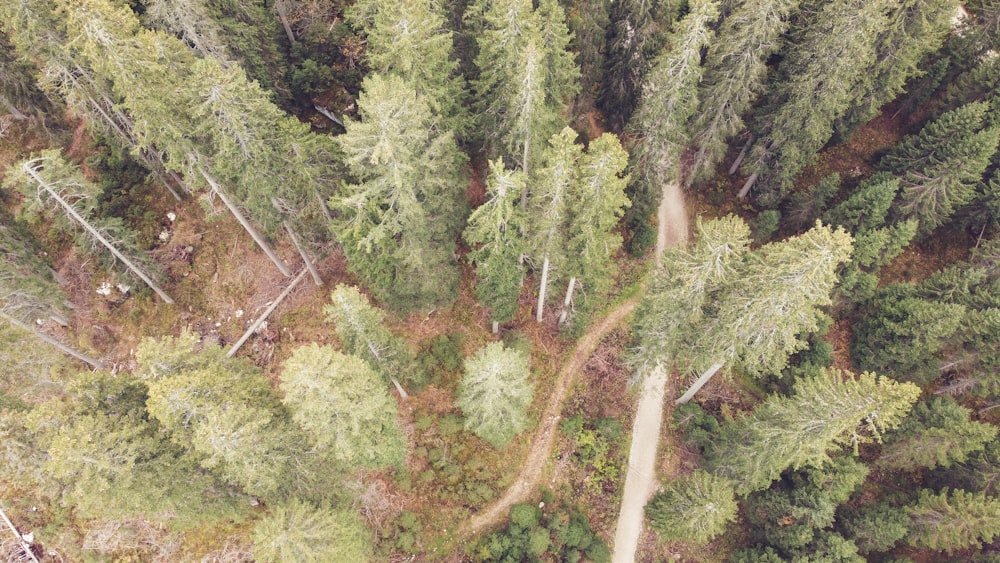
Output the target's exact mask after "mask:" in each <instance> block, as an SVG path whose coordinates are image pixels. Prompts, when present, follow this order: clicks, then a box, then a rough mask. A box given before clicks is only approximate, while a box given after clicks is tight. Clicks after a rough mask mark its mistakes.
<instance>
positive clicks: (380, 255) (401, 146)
mask: <svg viewBox="0 0 1000 563" xmlns="http://www.w3.org/2000/svg"><path fill="white" fill-rule="evenodd" d="M358 107H359V108H360V116H361V121H350V122H347V123H346V124H345V126H346V129H347V133H345V134H344V135H341V136H339V137H337V141H338V143H339V144H340V146H341V148H342V149H343V151H344V154H345V158H346V163H347V166H348V168H349V169H350V171H351V173H352V174H353V175H354V176H355V177H356V178H357V180H358V183H355V184H347V185H346V186H344V190H343V192H342V195H338V196H337V197H335V198H334V199H332V200H331V201H330V204H331V207H332V208H334V209H335V210H337V211H338V212H339V213H340V217H339V218H338V220H337V221H336V222H335V223H334V231H335V232H336V235H337V238H338V240H339V241H340V243H341V244H342V245H343V247H344V253H345V254H346V255H347V260H348V264H349V265H350V267H351V269H352V271H354V272H356V273H357V274H358V275H359V276H361V277H362V278H363V279H364V280H365V281H366V282H367V284H368V286H369V287H371V289H372V291H373V292H374V293H375V295H376V296H378V297H379V299H380V300H382V301H384V302H386V303H387V304H389V305H390V306H391V307H393V308H395V309H397V310H409V309H415V308H425V307H432V306H435V305H439V304H443V303H448V302H450V301H452V300H453V299H454V298H455V293H456V290H457V284H458V267H457V265H456V264H455V260H454V257H453V254H454V245H455V239H456V236H457V234H458V231H459V229H460V228H461V225H462V220H463V217H462V215H463V213H462V209H461V205H460V197H461V195H462V194H463V189H464V188H463V183H462V173H463V164H464V163H465V157H464V156H463V155H462V153H461V152H460V151H459V150H458V147H457V146H456V144H455V139H454V137H453V136H452V134H451V133H449V132H442V131H440V130H439V128H438V120H437V119H436V118H435V117H434V116H433V115H432V113H431V111H430V108H429V107H428V105H427V102H426V101H424V99H423V97H422V96H420V95H419V94H417V92H416V91H415V90H414V89H413V87H412V86H410V85H408V84H406V83H405V82H404V81H403V79H401V78H399V77H397V76H391V75H390V76H385V77H383V76H380V75H371V76H369V77H368V78H366V79H365V82H364V91H363V92H362V94H361V97H360V98H359V99H358Z"/></svg>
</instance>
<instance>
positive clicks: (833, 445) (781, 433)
mask: <svg viewBox="0 0 1000 563" xmlns="http://www.w3.org/2000/svg"><path fill="white" fill-rule="evenodd" d="M919 395H920V388H919V387H917V386H916V385H913V384H911V383H897V382H894V381H892V380H890V379H887V378H884V377H883V378H879V377H877V376H876V375H875V374H873V373H868V372H865V373H863V374H861V375H859V376H854V375H852V374H850V373H846V372H840V371H836V370H827V371H824V372H823V373H822V374H821V375H820V376H817V377H812V378H807V379H802V380H799V381H798V382H796V384H795V393H794V395H792V396H791V397H782V396H778V395H772V396H771V397H769V398H768V399H767V400H765V401H764V402H763V403H762V404H760V405H758V406H757V408H756V409H754V412H753V413H751V414H750V415H747V416H746V417H744V418H741V419H738V420H736V421H733V422H731V423H729V424H727V425H726V426H724V427H723V430H722V433H721V435H720V436H719V437H718V439H717V440H716V441H714V442H713V443H712V444H711V445H710V446H709V449H708V451H707V452H706V461H707V467H708V470H709V471H710V472H711V473H713V474H714V475H716V476H718V477H724V478H727V479H731V480H732V481H733V483H734V486H735V489H736V492H737V493H739V494H741V495H746V494H748V493H750V492H753V491H757V490H762V489H765V488H767V487H768V486H769V485H770V484H771V482H772V481H774V480H775V479H777V478H778V477H779V476H780V475H781V472H782V471H784V470H785V469H788V468H789V467H790V468H792V469H799V468H802V467H806V466H818V465H821V464H823V463H825V462H826V461H827V460H829V453H830V452H831V451H833V450H835V449H839V448H840V447H843V446H851V447H853V448H855V451H856V449H857V447H858V445H860V444H863V443H867V442H872V441H878V440H880V439H881V436H882V434H883V433H884V432H885V431H886V430H890V429H892V428H895V427H897V426H898V425H899V424H900V422H901V421H902V420H903V418H904V417H905V416H906V414H907V412H908V411H909V409H910V407H911V405H913V403H914V402H915V401H916V400H917V397H918V396H919Z"/></svg>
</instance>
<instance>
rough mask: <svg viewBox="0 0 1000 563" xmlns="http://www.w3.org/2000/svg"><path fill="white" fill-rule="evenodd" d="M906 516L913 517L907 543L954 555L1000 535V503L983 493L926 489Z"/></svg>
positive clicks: (908, 509)
mask: <svg viewBox="0 0 1000 563" xmlns="http://www.w3.org/2000/svg"><path fill="white" fill-rule="evenodd" d="M906 512H907V513H908V514H909V516H910V533H909V535H908V536H907V537H906V542H907V543H908V544H910V545H912V546H914V547H918V548H928V549H933V550H937V551H946V552H948V553H954V552H956V551H959V550H962V549H966V548H970V547H972V548H978V547H979V546H981V545H982V544H983V543H990V542H992V541H993V538H995V537H996V536H998V535H1000V501H998V500H997V499H994V498H990V497H987V496H986V495H985V494H983V493H968V492H965V491H962V490H954V491H949V490H948V489H947V488H945V489H944V490H942V491H941V492H940V493H934V492H932V491H930V490H927V489H924V490H922V491H920V498H919V499H918V500H917V502H916V503H914V504H912V505H910V506H907V507H906Z"/></svg>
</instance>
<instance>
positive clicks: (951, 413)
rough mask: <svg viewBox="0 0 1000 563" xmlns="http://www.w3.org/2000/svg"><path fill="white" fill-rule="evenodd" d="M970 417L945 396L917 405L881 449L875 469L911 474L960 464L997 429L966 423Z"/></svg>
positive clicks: (962, 408)
mask: <svg viewBox="0 0 1000 563" xmlns="http://www.w3.org/2000/svg"><path fill="white" fill-rule="evenodd" d="M970 414H971V413H970V412H969V410H968V409H966V408H964V407H962V406H961V405H959V404H958V403H956V402H955V400H954V399H952V398H951V397H948V396H943V397H935V398H933V399H931V400H929V401H925V402H921V403H919V404H918V405H917V406H915V407H914V408H913V410H912V411H910V414H909V416H907V417H906V419H905V420H904V421H903V423H902V424H900V426H899V429H898V430H897V431H896V432H894V433H892V434H890V435H889V437H888V439H887V440H886V442H885V445H884V446H883V447H882V453H881V455H880V456H879V458H878V462H877V463H878V465H879V466H880V467H884V468H887V469H894V470H903V471H915V470H917V469H919V468H922V467H926V468H934V467H938V466H940V467H950V466H951V465H953V464H955V463H963V462H965V460H966V459H967V458H968V456H969V454H970V453H971V452H974V451H976V450H980V449H982V448H983V447H984V446H985V445H986V443H987V442H989V441H990V440H992V439H993V438H995V437H996V435H997V428H996V427H995V426H992V425H989V424H983V423H980V422H975V421H973V420H970V419H969V415H970Z"/></svg>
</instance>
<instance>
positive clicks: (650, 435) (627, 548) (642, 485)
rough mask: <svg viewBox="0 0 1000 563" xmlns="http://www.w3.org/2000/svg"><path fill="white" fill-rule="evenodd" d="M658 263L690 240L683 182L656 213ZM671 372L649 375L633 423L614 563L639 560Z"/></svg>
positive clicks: (666, 191) (667, 192) (669, 189)
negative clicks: (670, 250)
mask: <svg viewBox="0 0 1000 563" xmlns="http://www.w3.org/2000/svg"><path fill="white" fill-rule="evenodd" d="M656 217H657V221H658V223H659V225H658V227H657V232H656V235H657V236H656V262H657V264H659V262H660V255H661V254H663V251H664V250H665V249H666V248H667V247H668V246H672V245H675V244H680V243H683V242H685V241H687V233H688V221H687V211H685V209H684V196H683V195H682V193H681V188H680V185H678V184H669V185H667V186H664V188H663V199H661V200H660V207H659V209H658V210H657V213H656ZM666 382H667V374H666V372H665V371H664V370H657V371H656V372H654V373H652V374H650V375H648V376H646V377H645V378H644V381H643V385H642V392H641V393H642V394H641V395H640V397H639V408H638V409H637V410H636V414H635V422H634V423H633V425H632V446H631V448H630V449H629V456H628V465H627V467H628V470H627V471H626V473H625V491H624V492H623V493H622V505H621V509H620V510H619V511H618V527H617V529H616V530H615V541H614V544H613V549H614V558H613V559H612V563H631V562H632V561H635V551H636V548H637V547H638V545H639V536H640V535H641V534H642V523H643V508H644V507H645V506H646V501H648V500H649V497H651V496H652V495H653V493H655V492H656V488H657V481H656V450H657V446H658V445H659V442H660V426H661V424H662V421H663V399H664V392H665V390H666Z"/></svg>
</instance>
